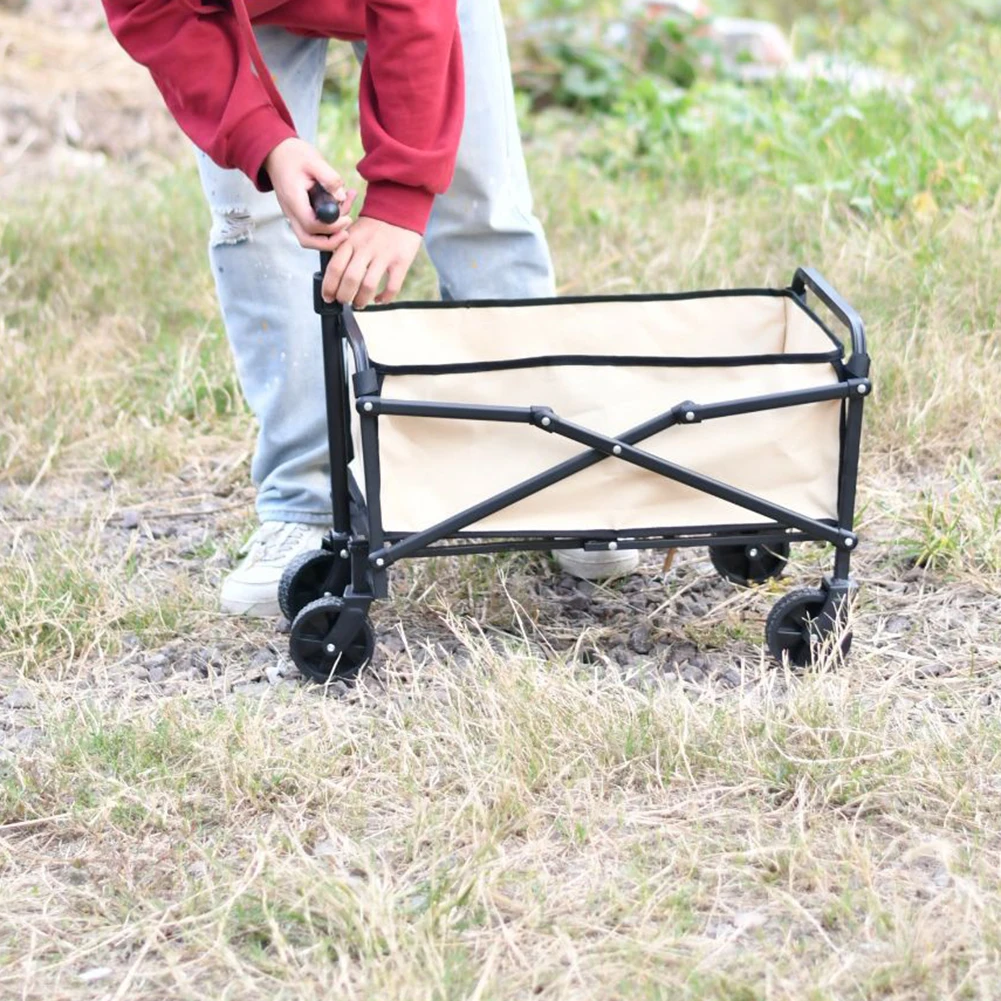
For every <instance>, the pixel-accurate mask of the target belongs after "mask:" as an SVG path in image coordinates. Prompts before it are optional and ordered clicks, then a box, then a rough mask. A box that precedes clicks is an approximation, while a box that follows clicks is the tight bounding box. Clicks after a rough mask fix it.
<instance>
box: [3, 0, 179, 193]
mask: <svg viewBox="0 0 1001 1001" xmlns="http://www.w3.org/2000/svg"><path fill="white" fill-rule="evenodd" d="M101 18H102V12H101V9H100V7H99V6H97V4H96V3H89V2H85V3H79V2H67V3H61V2H51V3H48V2H41V0H36V2H35V3H33V4H31V5H30V7H27V8H24V9H22V10H21V11H20V13H17V14H15V13H11V12H10V11H9V10H5V9H4V8H3V7H2V6H0V196H3V197H15V196H16V194H17V191H18V188H19V187H21V186H23V185H27V184H38V183H46V182H51V181H53V180H56V179H58V178H59V177H64V176H66V175H67V174H81V173H83V174H86V173H94V172H100V173H101V175H102V183H107V172H108V171H109V169H111V170H114V167H115V165H121V166H124V167H127V168H131V169H135V168H140V169H141V168H146V169H149V168H151V167H154V166H155V165H156V163H157V162H162V161H163V160H164V159H167V160H169V159H170V158H172V157H177V156H178V155H180V154H181V153H182V151H183V147H184V140H183V137H182V136H181V135H180V134H179V132H178V130H177V128H176V126H175V125H174V124H173V122H172V120H171V118H170V116H169V114H168V113H167V111H166V109H165V108H164V107H163V105H162V102H161V100H160V97H159V94H158V93H157V91H156V88H155V86H154V85H153V83H152V81H151V80H150V78H149V74H148V73H147V72H146V71H145V70H144V69H143V68H142V67H140V66H137V65H136V64H135V63H132V62H131V61H130V60H129V59H128V58H127V57H126V56H125V55H124V54H123V53H122V51H121V49H120V48H119V47H118V45H117V44H116V43H115V41H114V39H112V38H111V37H110V36H109V35H108V33H107V31H106V30H100V29H99V26H100V25H101V23H102V21H101ZM121 176H123V177H124V176H126V175H125V174H124V173H123V175H121Z"/></svg>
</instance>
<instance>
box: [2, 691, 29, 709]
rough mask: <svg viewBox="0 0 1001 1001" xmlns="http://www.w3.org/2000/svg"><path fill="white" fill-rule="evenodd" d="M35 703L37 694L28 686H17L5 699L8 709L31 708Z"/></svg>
mask: <svg viewBox="0 0 1001 1001" xmlns="http://www.w3.org/2000/svg"><path fill="white" fill-rule="evenodd" d="M34 704H35V696H34V695H32V694H31V692H29V691H28V689H27V688H15V689H14V690H13V691H12V692H11V693H10V694H9V695H8V696H7V698H6V699H4V705H5V706H6V707H7V708H8V709H30V708H31V707H32V706H33V705H34Z"/></svg>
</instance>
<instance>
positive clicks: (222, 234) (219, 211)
mask: <svg viewBox="0 0 1001 1001" xmlns="http://www.w3.org/2000/svg"><path fill="white" fill-rule="evenodd" d="M254 228H255V224H254V217H253V215H252V214H251V212H250V209H249V208H248V207H247V206H246V205H228V206H226V207H224V208H215V207H214V206H213V208H212V231H211V233H210V235H209V243H210V244H211V245H212V246H213V247H225V246H227V245H231V244H234V243H245V242H246V241H247V240H252V239H253V238H254Z"/></svg>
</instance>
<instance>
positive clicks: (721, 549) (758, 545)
mask: <svg viewBox="0 0 1001 1001" xmlns="http://www.w3.org/2000/svg"><path fill="white" fill-rule="evenodd" d="M709 558H710V559H711V560H712V561H713V566H714V567H715V568H716V572H717V573H718V574H719V575H720V577H722V578H723V579H724V580H728V581H730V583H731V584H738V585H739V586H740V587H750V586H751V585H752V584H764V582H765V581H766V580H771V579H772V578H773V577H781V576H782V571H783V570H785V567H786V563H788V562H789V543H788V542H751V543H748V544H747V545H744V546H710V547H709Z"/></svg>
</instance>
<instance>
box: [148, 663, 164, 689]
mask: <svg viewBox="0 0 1001 1001" xmlns="http://www.w3.org/2000/svg"><path fill="white" fill-rule="evenodd" d="M147 677H148V678H149V680H150V681H151V682H152V683H153V684H154V685H158V684H159V683H160V682H161V681H163V679H164V678H166V677H167V672H166V670H165V669H164V668H162V667H150V668H148V669H147Z"/></svg>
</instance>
